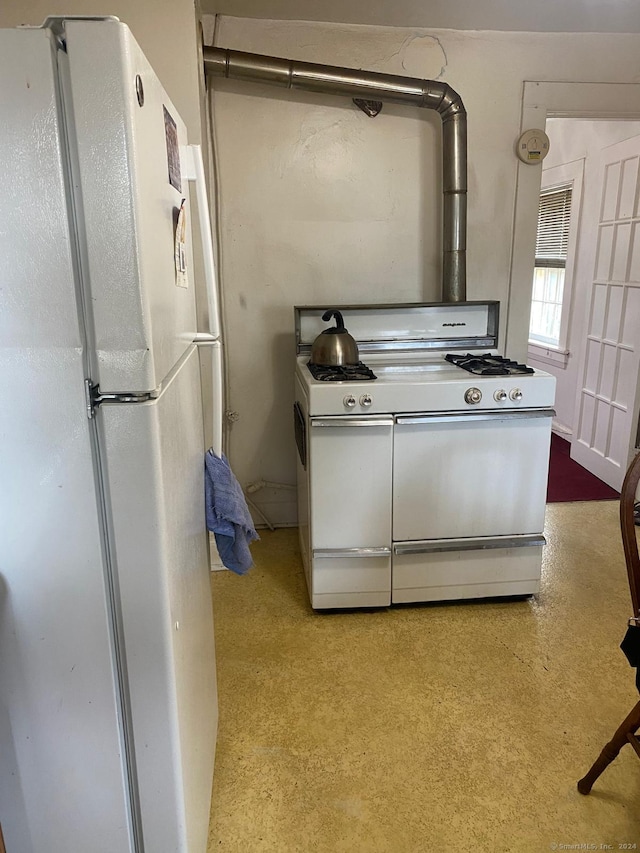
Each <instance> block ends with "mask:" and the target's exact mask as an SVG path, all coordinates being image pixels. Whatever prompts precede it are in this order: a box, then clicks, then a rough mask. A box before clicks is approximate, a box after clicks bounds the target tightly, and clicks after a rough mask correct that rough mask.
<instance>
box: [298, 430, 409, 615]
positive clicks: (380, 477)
mask: <svg viewBox="0 0 640 853" xmlns="http://www.w3.org/2000/svg"><path fill="white" fill-rule="evenodd" d="M309 426H310V430H309V437H308V438H309V461H308V465H309V505H310V522H311V524H310V528H311V530H310V533H311V558H312V572H311V575H312V584H311V600H312V606H313V607H314V608H319V607H360V606H362V607H375V606H386V605H388V604H390V602H391V462H392V450H393V418H392V417H391V416H390V415H385V416H362V417H345V416H339V417H326V418H311V420H310V421H309Z"/></svg>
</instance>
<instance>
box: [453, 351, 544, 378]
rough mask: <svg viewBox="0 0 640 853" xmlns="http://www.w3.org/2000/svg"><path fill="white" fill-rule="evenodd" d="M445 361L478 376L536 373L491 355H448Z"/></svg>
mask: <svg viewBox="0 0 640 853" xmlns="http://www.w3.org/2000/svg"><path fill="white" fill-rule="evenodd" d="M445 359H446V360H447V361H449V362H451V364H455V365H457V366H458V367H461V368H462V369H463V370H467V371H468V372H469V373H473V374H475V375H476V376H523V375H526V374H530V373H535V371H534V369H533V367H527V365H526V364H519V363H518V362H517V361H513V360H512V359H510V358H504V357H503V356H501V355H492V354H491V353H486V354H485V355H472V354H471V353H467V354H466V355H457V354H456V353H447V355H445Z"/></svg>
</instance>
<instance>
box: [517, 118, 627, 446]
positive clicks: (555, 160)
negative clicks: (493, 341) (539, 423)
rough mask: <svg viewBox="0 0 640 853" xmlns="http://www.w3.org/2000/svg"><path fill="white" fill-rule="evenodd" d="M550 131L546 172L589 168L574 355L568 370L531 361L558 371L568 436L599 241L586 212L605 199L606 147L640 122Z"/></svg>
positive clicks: (579, 123)
mask: <svg viewBox="0 0 640 853" xmlns="http://www.w3.org/2000/svg"><path fill="white" fill-rule="evenodd" d="M546 130H547V133H548V135H549V139H550V141H551V146H550V149H549V155H548V157H547V158H546V160H545V161H544V166H543V170H544V171H545V172H547V171H549V170H551V169H555V168H556V167H558V166H562V165H565V164H570V163H576V162H580V163H581V164H583V167H584V173H583V174H584V177H583V193H582V205H581V207H582V210H581V211H579V210H574V211H573V212H572V215H573V216H580V220H579V221H580V224H581V228H580V230H579V233H578V246H577V257H576V263H575V265H574V282H573V299H572V305H571V315H570V324H569V329H568V338H567V342H566V346H567V349H568V351H569V354H568V360H567V364H566V366H565V367H558V366H555V365H553V364H551V363H549V361H547V360H546V359H545V360H539V359H537V358H536V356H535V354H534V353H533V351H532V350H530V351H529V357H528V362H529V363H530V364H531V365H532V366H533V367H538V368H540V369H541V370H546V371H547V372H548V373H553V375H554V376H555V377H556V379H557V386H556V387H557V390H556V405H555V409H556V414H557V423H558V426H559V428H560V430H561V431H562V432H565V430H569V431H573V427H574V415H575V411H574V410H575V401H576V391H577V382H578V377H579V373H580V360H581V358H583V357H584V351H583V349H584V343H585V321H586V311H587V308H588V304H587V300H588V297H589V293H590V284H591V281H590V276H591V273H592V270H590V269H589V268H588V267H589V258H590V253H589V251H588V249H589V246H590V245H591V244H592V243H593V241H594V240H595V239H596V235H595V233H593V231H592V229H590V228H589V223H590V222H591V217H590V216H587V215H585V213H586V212H587V211H590V210H591V209H592V208H593V207H594V206H597V205H598V203H599V200H600V196H599V178H598V165H599V155H600V152H601V150H602V149H603V148H605V147H606V146H608V145H613V144H615V143H616V142H622V141H623V140H624V139H629V138H631V137H632V136H637V135H638V134H640V122H637V121H588V120H581V119H549V120H548V121H547V128H546Z"/></svg>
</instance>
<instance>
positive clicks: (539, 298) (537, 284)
mask: <svg viewBox="0 0 640 853" xmlns="http://www.w3.org/2000/svg"><path fill="white" fill-rule="evenodd" d="M572 189H573V187H572V184H565V185H564V186H561V187H554V188H552V189H547V190H543V191H542V193H541V194H540V204H539V207H538V236H537V239H536V262H535V270H534V274H533V297H532V300H531V326H530V329H529V339H530V340H531V341H534V342H535V343H538V344H542V345H547V346H552V347H559V346H560V324H561V320H562V305H563V296H564V284H565V268H566V265H567V250H568V246H569V226H570V223H571V196H572Z"/></svg>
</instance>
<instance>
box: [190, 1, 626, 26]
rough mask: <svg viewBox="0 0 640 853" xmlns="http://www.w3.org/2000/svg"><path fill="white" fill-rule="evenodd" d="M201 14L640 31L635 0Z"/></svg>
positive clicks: (214, 6) (273, 5) (269, 7)
mask: <svg viewBox="0 0 640 853" xmlns="http://www.w3.org/2000/svg"><path fill="white" fill-rule="evenodd" d="M199 4H200V7H201V9H202V12H203V13H209V14H215V13H219V14H223V15H234V16H238V17H248V18H267V19H269V18H273V19H282V20H296V21H330V22H336V23H348V24H372V25H378V26H390V27H425V28H428V29H453V30H508V31H525V32H527V31H531V32H601V33H640V2H639V0H472V2H470V0H323V2H322V3H319V2H318V0H199Z"/></svg>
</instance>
